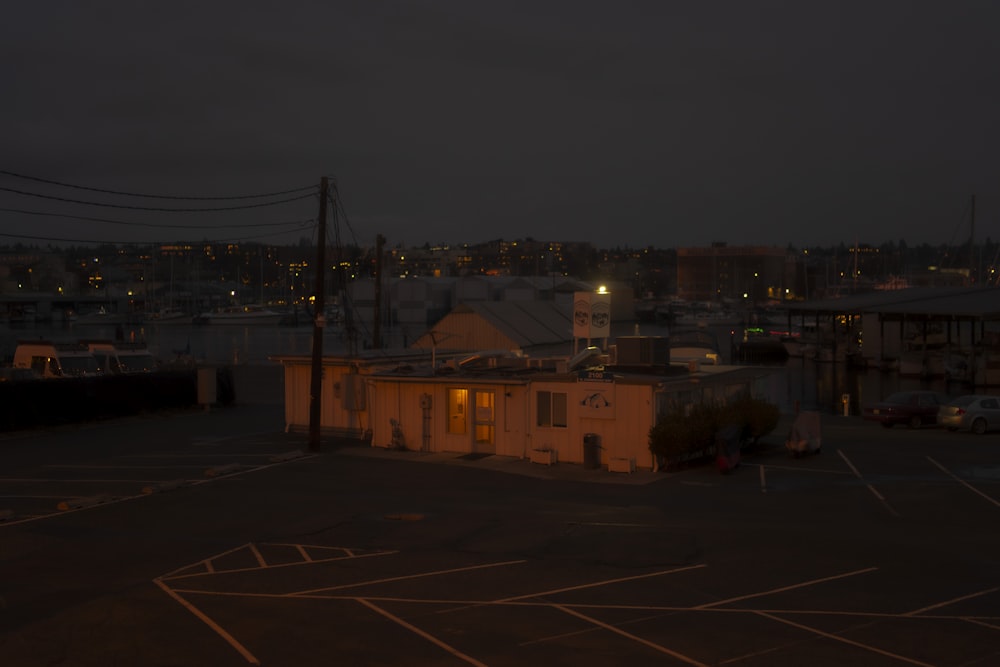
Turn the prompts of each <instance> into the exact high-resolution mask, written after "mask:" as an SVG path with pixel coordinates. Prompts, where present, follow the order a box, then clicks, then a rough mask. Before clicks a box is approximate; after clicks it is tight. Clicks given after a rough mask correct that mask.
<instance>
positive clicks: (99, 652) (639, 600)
mask: <svg viewBox="0 0 1000 667" xmlns="http://www.w3.org/2000/svg"><path fill="white" fill-rule="evenodd" d="M278 370H280V368H279V369H278ZM235 381H236V395H237V401H236V403H235V404H234V405H233V406H231V407H227V408H213V409H210V410H207V411H205V410H188V411H179V412H174V413H169V414H166V413H165V414H155V415H144V416H141V417H136V418H131V419H126V420H115V421H113V422H105V423H95V424H86V425H81V426H79V427H73V428H67V427H63V428H59V429H51V430H39V431H33V432H30V433H19V434H8V435H7V436H6V437H4V438H3V439H2V440H0V452H2V455H3V461H4V464H3V473H2V474H0V478H2V479H0V507H4V506H6V507H8V508H10V509H9V512H10V514H9V515H8V516H7V517H6V520H3V521H0V656H3V658H2V664H4V665H7V664H9V665H15V666H18V667H22V666H23V667H34V666H36V665H38V666H41V665H73V666H77V665H80V666H90V665H95V666H97V665H100V666H102V667H104V666H107V665H186V666H191V665H193V666H200V665H211V666H213V667H215V666H228V665H233V666H236V665H248V664H249V665H255V664H262V665H289V666H293V665H294V666H301V665H306V666H308V665H328V664H331V663H340V664H351V665H369V664H370V665H376V664H379V665H385V664H393V665H397V664H398V665H468V664H472V665H536V664H537V665H542V664H544V665H563V664H565V665H574V666H580V665H618V664H623V663H627V664H630V665H646V664H649V665H653V664H656V665H741V666H749V667H757V666H763V665H778V666H786V665H787V666H793V665H794V666H799V665H803V664H809V665H826V664H830V665H843V664H847V663H854V664H859V665H876V666H877V665H898V664H914V665H946V666H952V665H954V666H956V667H957V666H959V665H963V666H979V665H992V664H1000V536H998V531H997V530H996V526H997V525H998V524H1000V435H995V434H993V435H988V436H974V435H971V434H955V433H948V432H945V431H942V430H940V429H933V428H928V429H903V428H896V429H882V428H880V427H878V426H877V425H875V424H872V423H869V422H865V421H863V420H861V419H859V418H857V417H839V416H835V415H824V416H823V417H822V436H823V448H822V452H821V453H820V454H818V455H813V456H808V457H802V458H793V457H791V456H789V455H788V453H787V452H786V451H785V449H784V445H783V440H784V435H785V433H786V432H787V426H788V424H789V423H790V419H791V416H790V415H785V416H784V417H783V419H782V422H781V424H779V427H778V429H776V431H775V432H774V433H773V434H772V435H771V436H769V437H768V438H765V439H764V442H762V444H761V446H760V447H758V448H755V449H753V450H750V451H747V452H745V454H744V459H743V464H742V465H741V466H740V468H738V469H737V470H735V471H733V472H732V473H730V474H726V475H723V474H720V473H719V471H718V470H717V469H716V468H715V466H714V465H704V466H691V467H688V468H685V469H681V470H672V471H669V472H658V473H653V472H649V471H640V472H636V473H632V474H628V473H609V472H608V471H607V470H587V469H584V468H583V467H582V466H580V465H575V464H565V463H557V464H555V465H552V466H544V465H540V464H537V463H531V462H528V461H523V460H519V459H509V458H506V457H485V458H479V459H471V458H462V457H461V456H460V455H457V454H456V455H442V454H422V453H419V452H399V451H393V450H387V449H379V448H370V447H363V446H359V445H357V444H351V443H347V442H343V441H336V440H332V439H324V441H323V443H322V447H321V451H319V452H311V451H309V448H308V443H307V438H306V436H305V435H304V434H301V433H286V432H285V431H284V419H283V406H282V402H281V397H280V388H281V384H280V383H281V377H280V372H276V369H275V368H274V367H268V366H263V367H237V368H236V369H235ZM276 390H277V391H276ZM83 500H86V501H87V502H82V501H83ZM63 503H66V504H65V506H64V507H65V508H64V509H61V508H60V506H61V505H62V504H63Z"/></svg>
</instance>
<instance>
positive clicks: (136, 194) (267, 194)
mask: <svg viewBox="0 0 1000 667" xmlns="http://www.w3.org/2000/svg"><path fill="white" fill-rule="evenodd" d="M0 174H4V175H6V176H13V177H14V178H21V179H24V180H28V181H35V182H38V183H47V184H48V185H58V186H59V187H63V188H73V189H75V190H87V191H89V192H101V193H104V194H109V195H123V196H126V197H143V198H147V199H181V200H184V199H187V200H194V201H219V200H236V199H262V198H264V197H278V196H281V195H288V194H292V193H295V192H305V191H306V190H309V191H314V190H316V186H315V185H308V186H304V187H301V188H292V189H290V190H280V191H278V192H265V193H259V194H252V195H230V196H216V197H196V196H180V195H155V194H145V193H140V192H123V191H121V190H107V189H104V188H93V187H88V186H85V185H73V184H72V183H61V182H59V181H52V180H49V179H47V178H38V177H37V176H26V175H24V174H18V173H16V172H13V171H6V170H3V169H0Z"/></svg>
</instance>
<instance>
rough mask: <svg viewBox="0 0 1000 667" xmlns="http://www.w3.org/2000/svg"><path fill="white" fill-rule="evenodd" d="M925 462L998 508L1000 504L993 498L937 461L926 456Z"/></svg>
mask: <svg viewBox="0 0 1000 667" xmlns="http://www.w3.org/2000/svg"><path fill="white" fill-rule="evenodd" d="M927 460H928V461H930V462H931V463H933V464H934V465H936V466H937V467H938V469H940V470H941V472H943V473H944V474H946V475H948V476H949V477H951V478H952V479H953V480H955V481H956V482H958V483H959V484H961V485H962V486H964V487H965V488H967V489H968V490H970V491H972V492H973V493H975V494H978V495H980V496H982V497H983V498H985V499H986V500H988V501H990V502H991V503H993V504H994V505H996V506H997V507H1000V502H998V501H997V500H996V499H995V498H991V497H990V496H988V495H986V494H985V493H983V492H982V491H980V490H979V489H977V488H976V487H974V486H972V485H971V484H969V483H968V482H966V481H965V480H964V479H961V478H960V477H958V476H957V475H956V474H955V473H953V472H951V471H950V470H948V469H947V468H945V467H944V466H943V465H941V464H940V463H938V462H937V461H935V460H934V459H932V458H931V457H929V456H928V457H927Z"/></svg>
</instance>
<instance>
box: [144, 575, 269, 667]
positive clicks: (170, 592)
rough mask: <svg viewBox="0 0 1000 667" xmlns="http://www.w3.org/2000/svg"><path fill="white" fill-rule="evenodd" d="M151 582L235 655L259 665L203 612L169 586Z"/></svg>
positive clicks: (160, 582)
mask: <svg viewBox="0 0 1000 667" xmlns="http://www.w3.org/2000/svg"><path fill="white" fill-rule="evenodd" d="M153 582H154V583H155V584H156V585H157V586H159V587H160V588H161V589H163V591H164V592H165V593H166V594H167V595H169V596H170V597H172V598H173V599H174V600H176V601H177V602H179V603H180V605H181V606H182V607H184V608H185V609H187V610H188V611H189V612H191V613H192V614H194V616H195V617H196V618H198V619H199V620H200V621H201V622H202V623H204V624H205V625H207V626H208V627H209V628H211V629H212V630H213V631H214V632H215V633H216V634H217V635H219V636H220V637H222V638H223V639H224V640H226V642H228V643H229V645H230V646H232V647H233V648H234V649H236V651H237V653H239V654H240V655H242V656H243V658H244V659H245V660H246V661H247V662H249V663H250V664H251V665H259V664H260V660H258V659H257V658H256V657H254V655H253V653H251V652H250V651H248V650H247V648H246V647H245V646H243V644H241V643H240V642H238V641H237V640H236V638H235V637H233V636H232V635H231V634H229V633H228V632H226V631H225V630H224V629H223V628H222V626H220V625H219V624H218V623H216V622H215V621H213V620H212V619H211V618H209V617H208V615H206V614H205V613H204V612H203V611H201V610H200V609H198V608H197V607H195V606H194V605H193V604H191V603H190V602H188V601H187V600H185V599H184V598H183V597H181V596H180V595H178V594H177V593H175V592H174V591H173V590H172V589H171V588H170V587H169V586H167V585H166V584H164V583H163V582H162V581H160V580H159V579H154V580H153Z"/></svg>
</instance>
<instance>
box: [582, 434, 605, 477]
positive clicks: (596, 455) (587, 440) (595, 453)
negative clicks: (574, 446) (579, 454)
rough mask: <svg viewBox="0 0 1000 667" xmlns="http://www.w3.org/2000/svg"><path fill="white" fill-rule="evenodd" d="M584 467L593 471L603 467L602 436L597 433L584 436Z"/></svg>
mask: <svg viewBox="0 0 1000 667" xmlns="http://www.w3.org/2000/svg"><path fill="white" fill-rule="evenodd" d="M583 467H584V468H589V469H591V470H593V469H596V468H600V467H601V436H600V435H599V434H597V433H585V434H584V435H583Z"/></svg>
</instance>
